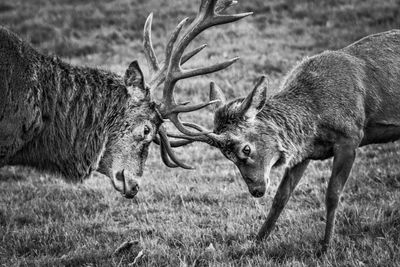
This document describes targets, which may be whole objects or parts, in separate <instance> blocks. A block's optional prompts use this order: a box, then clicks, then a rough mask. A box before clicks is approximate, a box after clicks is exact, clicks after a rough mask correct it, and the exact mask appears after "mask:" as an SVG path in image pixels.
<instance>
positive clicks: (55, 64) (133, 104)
mask: <svg viewBox="0 0 400 267" xmlns="http://www.w3.org/2000/svg"><path fill="white" fill-rule="evenodd" d="M235 3H236V1H229V0H228V1H222V2H220V3H217V0H202V1H201V4H200V8H199V12H198V14H197V16H196V17H195V18H194V19H193V20H192V21H191V22H190V21H189V19H188V18H186V19H184V20H183V21H182V22H181V23H179V25H178V26H177V27H176V29H175V30H174V31H173V32H172V34H171V37H170V39H169V41H168V44H167V46H166V52H165V61H164V63H163V64H159V63H158V61H157V59H156V56H155V53H154V49H153V46H152V42H151V23H152V15H150V16H149V17H148V19H147V21H146V24H145V30H144V48H145V54H146V57H147V59H148V62H149V63H150V68H151V70H152V73H153V77H152V78H151V79H150V81H148V82H147V83H146V82H145V81H144V77H143V74H142V71H141V69H140V67H139V65H138V63H137V61H133V62H132V63H131V64H130V65H129V68H128V69H127V70H126V73H125V75H124V76H123V77H120V76H118V75H116V74H114V73H111V72H108V71H104V70H99V69H95V68H86V67H77V66H71V65H69V64H67V63H65V62H63V61H62V60H60V59H59V58H57V57H50V56H45V55H42V54H40V53H38V52H37V51H36V50H34V49H33V48H32V47H31V46H29V45H28V44H27V43H25V42H24V41H22V40H21V39H20V38H18V37H17V36H16V35H15V34H13V33H11V32H10V31H8V30H7V29H5V28H0V167H2V166H5V165H26V166H33V167H36V168H38V169H41V170H45V171H50V172H56V173H60V174H62V176H64V177H65V179H66V180H68V181H81V180H83V179H85V178H87V177H88V176H90V174H91V173H92V172H93V171H94V170H98V171H99V172H100V173H103V174H104V175H106V176H108V177H109V178H110V179H111V182H112V184H113V186H114V187H115V189H116V190H118V191H120V192H121V193H122V194H123V195H124V196H125V197H127V198H132V197H134V196H135V195H136V193H137V191H138V189H139V185H138V181H137V178H138V177H140V176H141V175H142V172H143V165H144V163H145V161H146V157H147V154H148V148H149V144H150V143H151V142H152V141H153V140H154V141H156V142H157V143H159V144H160V147H161V154H162V159H163V161H164V162H165V163H166V164H167V165H168V166H170V167H177V166H181V167H184V168H188V166H187V165H185V164H184V163H183V162H180V161H179V160H178V159H177V158H176V157H175V155H174V154H173V152H172V150H171V146H172V147H174V146H181V145H185V144H187V143H190V142H188V141H184V140H183V141H182V140H181V141H176V142H171V143H170V142H169V140H168V139H167V136H166V134H165V130H164V128H163V125H162V123H163V122H164V120H165V119H169V120H170V121H172V122H173V123H174V124H175V125H176V126H177V127H178V129H181V130H183V132H184V133H185V134H188V135H190V134H192V135H194V136H197V135H199V133H198V132H193V131H192V132H191V131H189V130H187V129H186V128H185V127H184V126H182V123H181V122H180V120H179V118H178V114H179V113H182V112H191V111H195V110H198V109H201V108H203V107H205V106H208V105H210V104H212V103H213V102H210V103H204V104H197V105H188V103H183V104H177V103H176V102H175V99H174V95H173V92H174V87H175V85H176V83H177V82H178V81H179V80H182V79H186V78H190V77H193V76H198V75H203V74H208V73H212V72H215V71H219V70H222V69H224V68H227V67H228V66H230V65H231V64H232V63H234V62H235V61H236V60H237V58H234V59H232V60H228V61H226V62H222V63H219V64H215V65H212V66H209V67H203V68H197V69H182V67H181V65H182V64H183V63H185V62H186V61H188V60H189V59H190V58H191V57H193V56H194V55H196V54H197V53H199V52H200V51H201V50H202V49H203V48H204V47H205V45H203V46H201V47H199V48H197V49H194V50H193V51H190V52H188V53H187V54H184V51H185V49H186V48H187V46H188V45H189V44H190V42H191V41H192V40H193V39H194V38H195V37H196V36H198V35H199V34H200V33H201V32H203V31H204V30H206V29H208V28H210V27H212V26H215V25H220V24H225V23H231V22H234V21H237V20H240V19H242V18H244V17H246V16H248V15H250V14H251V13H243V14H234V15H223V14H220V12H222V11H224V10H226V9H227V8H229V7H230V6H231V5H233V4H235ZM189 22H190V24H189ZM181 31H182V32H183V33H182V34H181ZM160 85H162V86H163V98H162V100H161V101H160V102H156V101H155V100H153V99H152V97H151V92H152V91H154V90H155V89H156V88H157V87H158V86H160ZM200 134H201V133H200Z"/></svg>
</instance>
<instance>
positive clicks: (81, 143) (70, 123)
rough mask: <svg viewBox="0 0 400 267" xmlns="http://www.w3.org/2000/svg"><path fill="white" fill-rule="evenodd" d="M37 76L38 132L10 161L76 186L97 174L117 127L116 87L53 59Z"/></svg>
mask: <svg viewBox="0 0 400 267" xmlns="http://www.w3.org/2000/svg"><path fill="white" fill-rule="evenodd" d="M39 73H40V75H39V79H40V82H39V84H40V91H41V93H42V95H43V98H42V101H41V104H42V127H41V128H42V130H41V132H40V133H39V134H38V136H37V137H35V138H33V139H32V141H31V142H30V143H29V144H28V145H27V146H25V147H24V149H23V151H21V153H19V154H18V155H17V156H16V157H15V159H14V160H13V161H14V162H17V164H23V165H31V166H33V167H36V168H39V169H42V170H45V171H51V172H56V173H61V174H62V175H63V176H64V177H65V178H66V179H67V180H71V181H79V180H82V179H84V178H86V177H88V176H89V175H90V174H91V172H92V170H95V169H97V164H98V162H99V158H100V157H101V153H102V151H104V148H105V146H106V142H107V138H108V134H109V132H110V131H111V130H112V128H113V127H117V126H116V124H117V123H118V116H120V113H121V110H120V109H121V106H123V105H122V102H123V101H124V93H123V92H124V91H123V90H124V89H123V87H122V86H121V84H122V82H121V80H120V78H119V77H118V76H117V75H115V74H112V73H109V72H106V71H102V70H97V69H90V68H80V67H74V66H71V65H69V64H66V63H64V62H62V61H61V60H58V59H56V58H53V59H50V58H48V59H46V60H45V61H44V62H43V63H42V64H41V70H40V71H39Z"/></svg>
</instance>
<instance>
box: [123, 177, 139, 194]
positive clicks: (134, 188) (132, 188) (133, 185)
mask: <svg viewBox="0 0 400 267" xmlns="http://www.w3.org/2000/svg"><path fill="white" fill-rule="evenodd" d="M126 184H127V185H126V187H125V191H124V197H126V198H134V197H135V196H136V194H137V193H138V192H139V188H140V187H139V184H138V183H137V182H136V181H134V180H127V181H126Z"/></svg>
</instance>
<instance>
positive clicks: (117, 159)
mask: <svg viewBox="0 0 400 267" xmlns="http://www.w3.org/2000/svg"><path fill="white" fill-rule="evenodd" d="M236 3H237V2H236V1H233V0H225V1H220V2H218V1H217V0H202V1H201V4H200V8H199V12H198V14H197V16H196V17H195V18H194V19H193V20H192V21H191V23H190V24H189V19H188V18H185V19H184V20H182V21H181V22H180V23H179V24H178V26H177V27H176V28H175V30H174V31H173V32H172V34H171V36H170V37H169V41H168V43H167V45H166V50H165V59H164V62H163V63H161V64H160V63H159V61H158V59H157V56H156V54H155V51H154V48H153V45H152V40H151V24H152V20H153V15H152V14H150V15H149V16H148V18H147V20H146V23H145V26H144V41H143V45H144V52H145V56H146V60H147V63H148V66H149V70H150V75H151V78H150V79H149V80H148V81H147V82H146V81H145V80H144V78H143V74H142V71H141V70H140V67H139V65H138V64H137V63H136V62H135V61H134V62H133V63H132V64H131V65H130V66H129V68H128V70H127V71H126V74H125V77H124V80H125V85H126V87H127V90H128V94H129V100H128V105H127V106H128V108H127V109H128V111H129V110H130V111H129V112H130V114H129V115H128V117H132V121H134V122H135V123H127V125H126V127H124V128H123V130H124V131H127V132H129V134H125V135H124V138H121V137H117V138H114V140H113V142H112V145H110V146H109V148H108V149H109V150H107V151H109V153H108V154H109V155H112V156H109V157H107V153H106V154H105V156H104V157H103V160H102V163H103V165H107V166H108V167H106V168H105V169H107V170H116V171H115V173H112V174H111V175H109V176H110V177H113V179H112V182H113V185H114V187H115V188H116V189H117V190H119V191H121V192H123V194H124V195H125V196H126V197H133V196H135V195H136V193H137V191H138V189H139V185H138V182H137V181H136V179H137V178H138V177H139V176H141V174H142V169H143V164H144V162H145V160H146V157H147V153H148V148H149V145H150V143H151V142H152V141H154V142H155V143H157V144H159V145H160V151H161V157H162V160H163V162H164V163H165V164H166V165H167V166H168V167H171V168H175V167H182V168H185V169H191V167H190V166H188V165H186V164H185V163H184V162H182V161H180V160H179V159H178V158H177V157H176V156H175V154H174V153H173V151H172V147H178V146H183V145H187V144H189V143H192V142H193V141H192V140H176V141H169V140H168V135H167V133H166V130H165V128H164V125H163V123H164V122H165V121H167V120H168V121H170V122H172V123H173V124H174V126H175V127H176V128H177V129H178V130H179V131H180V132H181V133H182V134H184V135H185V136H192V137H198V136H204V135H205V134H208V133H209V131H207V130H206V129H204V128H202V127H201V126H199V125H196V124H192V123H187V122H182V121H180V119H179V114H180V113H187V112H193V111H196V110H200V109H202V108H204V107H207V106H209V105H211V104H214V103H216V102H218V101H219V100H212V101H209V102H207V103H200V104H193V105H190V103H189V102H185V103H179V104H178V103H176V101H175V98H174V89H175V87H176V83H177V82H178V81H179V80H182V79H187V78H190V77H194V76H199V75H205V74H209V73H213V72H216V71H219V70H222V69H225V68H227V67H229V66H230V65H232V64H233V63H234V62H235V61H237V60H238V58H233V59H231V60H228V61H225V62H222V63H218V64H215V65H212V66H208V67H202V68H197V69H184V68H182V65H183V64H184V63H185V62H187V61H188V60H189V59H191V58H192V57H193V56H195V55H196V54H198V53H199V52H200V51H201V50H203V49H204V48H205V47H206V45H202V46H200V47H198V48H196V49H194V50H192V51H190V52H187V53H186V54H185V50H186V48H187V46H188V45H189V44H190V42H191V41H192V40H193V39H194V38H196V36H198V35H199V34H200V33H202V32H203V31H204V30H206V29H208V28H210V27H212V26H215V25H221V24H226V23H231V22H234V21H237V20H240V19H242V18H244V17H246V16H248V15H250V14H252V13H242V14H234V15H222V14H220V12H223V11H224V10H226V9H227V8H229V7H230V6H232V5H233V4H236ZM160 86H161V87H162V99H161V101H155V100H152V99H151V92H153V91H154V90H156V89H157V88H158V87H160ZM125 112H126V111H125ZM193 129H194V130H193ZM132 147H133V148H132ZM110 150H111V152H110ZM124 151H125V152H124ZM114 152H115V153H114ZM129 164H131V166H129Z"/></svg>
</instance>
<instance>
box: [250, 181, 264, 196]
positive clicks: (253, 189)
mask: <svg viewBox="0 0 400 267" xmlns="http://www.w3.org/2000/svg"><path fill="white" fill-rule="evenodd" d="M248 187H249V192H250V194H251V195H252V196H253V197H257V198H258V197H262V196H264V194H265V191H266V186H265V183H264V184H262V185H248Z"/></svg>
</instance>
